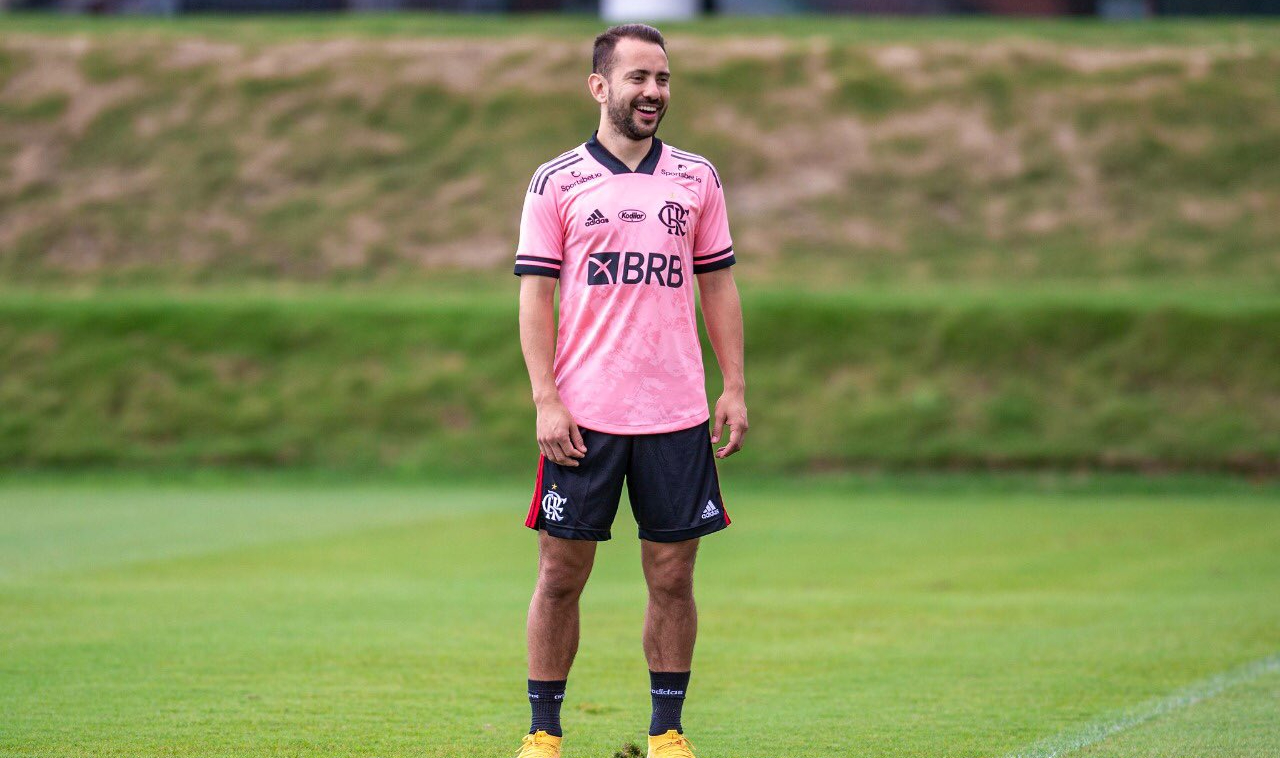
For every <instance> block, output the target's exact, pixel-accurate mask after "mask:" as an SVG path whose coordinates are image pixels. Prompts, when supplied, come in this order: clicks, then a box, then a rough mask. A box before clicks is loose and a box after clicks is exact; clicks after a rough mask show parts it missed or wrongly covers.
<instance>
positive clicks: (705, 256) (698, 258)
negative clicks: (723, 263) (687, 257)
mask: <svg viewBox="0 0 1280 758" xmlns="http://www.w3.org/2000/svg"><path fill="white" fill-rule="evenodd" d="M732 252H733V245H730V246H728V247H726V248H725V249H724V250H721V251H720V252H718V253H703V254H702V255H695V256H693V259H694V260H695V261H705V260H707V259H708V258H719V257H720V256H722V255H724V254H725V253H732Z"/></svg>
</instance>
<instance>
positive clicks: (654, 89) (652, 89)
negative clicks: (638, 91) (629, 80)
mask: <svg viewBox="0 0 1280 758" xmlns="http://www.w3.org/2000/svg"><path fill="white" fill-rule="evenodd" d="M643 94H644V96H645V97H646V98H648V99H649V100H661V99H662V90H661V88H659V87H658V80H657V79H656V78H654V77H650V78H648V79H647V80H645V84H644V92H643Z"/></svg>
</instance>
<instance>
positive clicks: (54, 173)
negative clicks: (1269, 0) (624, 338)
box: [0, 17, 1280, 293]
mask: <svg viewBox="0 0 1280 758" xmlns="http://www.w3.org/2000/svg"><path fill="white" fill-rule="evenodd" d="M597 26H598V23H597V22H595V21H594V20H587V19H567V20H563V21H553V20H549V19H535V20H532V21H526V20H523V19H508V20H495V19H458V18H449V17H444V18H438V17H426V18H422V17H410V18H401V17H393V18H389V19H388V18H373V19H363V18H353V19H324V20H296V19H293V20H291V19H285V20H261V21H259V20H255V21H227V20H183V21H177V22H166V21H157V20H147V21H139V20H132V21H130V20H122V21H119V22H114V23H96V22H90V21H73V22H68V23H67V24H66V25H59V24H55V23H53V22H52V21H51V20H48V19H14V20H13V21H12V23H11V22H10V21H9V20H6V28H5V30H4V31H3V33H0V207H2V209H3V210H2V211H0V282H4V283H6V284H11V285H12V284H22V285H34V284H40V283H45V284H56V285H64V284H68V283H77V284H80V283H91V284H113V283H114V284H132V285H139V284H142V285H154V284H157V283H159V284H174V283H183V284H208V283H211V282H217V283H222V284H226V285H239V284H243V283H245V282H247V281H258V282H280V281H293V282H311V283H323V284H335V283H344V282H353V281H356V282H369V283H372V284H375V285H379V286H385V285H391V284H404V283H423V282H430V281H433V280H437V279H441V278H446V279H447V278H448V276H449V272H452V275H453V276H454V277H456V276H459V275H462V276H467V277H471V278H478V279H481V280H484V281H487V282H490V283H494V282H497V281H501V279H502V276H503V272H504V271H505V270H506V269H507V267H508V266H509V259H510V255H511V246H512V242H513V240H514V237H515V234H516V228H517V221H518V215H519V208H520V202H521V200H520V198H521V194H522V192H523V190H524V187H525V185H526V184H527V181H528V177H529V175H530V173H531V172H532V171H533V170H534V168H535V167H536V166H537V165H538V164H539V163H540V162H542V161H545V160H548V159H549V158H551V157H553V156H555V155H557V154H559V153H560V152H561V151H562V150H564V149H565V148H566V147H567V146H570V145H572V144H575V143H576V142H578V141H580V140H582V139H583V138H584V137H585V136H587V135H588V134H589V133H590V130H591V128H592V126H593V123H594V120H595V113H594V109H593V108H592V107H591V105H590V101H589V100H587V98H586V96H585V94H583V91H582V90H583V82H582V79H583V76H584V71H583V69H584V61H585V60H586V52H585V51H584V47H585V46H586V40H587V32H588V31H589V30H592V29H595V28H596V27H597ZM59 30H61V32H59ZM671 37H672V40H671V56H672V60H673V66H674V68H675V73H676V77H675V80H674V82H675V83H674V98H675V99H674V101H673V106H672V109H671V112H670V114H669V116H668V118H667V121H666V122H665V123H664V126H663V136H664V137H665V138H666V139H668V140H670V141H671V142H672V143H674V144H677V145H680V146H681V147H684V148H686V149H691V150H694V151H700V152H703V153H705V154H706V155H707V156H709V157H710V158H712V160H714V161H715V162H716V163H717V164H718V166H719V168H720V169H721V173H722V174H723V176H724V178H725V181H726V187H727V193H728V199H729V206H730V212H731V217H732V219H733V224H734V229H735V237H736V241H737V242H738V247H739V248H740V250H741V255H740V258H741V260H742V265H741V275H742V276H743V277H744V278H745V279H748V280H750V281H753V282H758V283H762V284H766V283H767V284H768V285H769V286H782V285H786V286H798V287H825V288H844V287H847V286H850V285H853V284H870V285H875V286H888V287H900V286H917V285H922V284H929V283H958V282H959V283H985V284H993V285H1010V284H1012V285H1016V286H1022V285H1025V284H1026V283H1029V282H1041V281H1046V280H1050V281H1068V282H1075V283H1077V285H1081V286H1085V287H1097V286H1124V285H1133V284H1135V283H1142V282H1157V283H1159V284H1160V285H1162V286H1166V287H1187V286H1204V285H1205V284H1206V283H1213V282H1217V283H1221V284H1223V285H1224V286H1231V287H1236V288H1243V289H1249V290H1253V291H1258V290H1262V291H1266V292H1272V293H1274V292H1276V291H1277V288H1280V247H1278V244H1280V243H1277V240H1280V172H1276V171H1274V170H1271V166H1272V163H1273V160H1271V158H1272V157H1273V156H1274V155H1276V154H1280V90H1277V87H1276V82H1277V81H1280V44H1277V43H1280V26H1277V25H1275V24H1266V23H1249V24H1222V23H1207V24H1205V23H1201V24H1197V23H1169V24H1155V25H1151V26H1141V27H1136V26H1126V25H1100V24H1083V23H1074V24H1073V23H1035V22H1007V21H1006V22H974V21H967V22H958V23H925V24H917V23H915V22H884V21H878V22H873V21H864V20H860V19H849V20H832V21H822V22H821V23H819V22H816V21H814V20H812V19H798V20H791V21H784V22H775V21H773V20H768V21H763V20H754V21H753V20H738V21H732V22H729V21H723V22H713V23H707V24H695V25H689V26H677V27H674V28H673V30H672V34H671ZM459 272H461V274H460V273H459Z"/></svg>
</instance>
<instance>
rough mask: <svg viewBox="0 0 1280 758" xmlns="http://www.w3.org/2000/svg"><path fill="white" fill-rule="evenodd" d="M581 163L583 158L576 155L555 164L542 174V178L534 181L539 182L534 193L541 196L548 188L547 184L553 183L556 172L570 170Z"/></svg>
mask: <svg viewBox="0 0 1280 758" xmlns="http://www.w3.org/2000/svg"><path fill="white" fill-rule="evenodd" d="M581 162H582V156H581V155H578V154H576V153H575V154H574V155H572V156H570V157H568V158H565V159H564V160H562V161H559V162H558V163H556V164H553V165H552V166H549V167H548V168H547V169H546V170H545V171H543V172H542V173H541V175H540V176H535V177H534V181H535V182H537V185H538V186H537V187H535V188H534V190H533V191H534V192H536V193H537V194H539V195H541V194H542V192H543V190H545V189H546V188H547V182H549V181H551V177H552V176H554V175H555V174H556V172H558V171H562V170H564V169H566V168H569V167H570V166H572V165H575V164H577V163H581Z"/></svg>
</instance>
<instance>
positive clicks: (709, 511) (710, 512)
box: [702, 500, 720, 518]
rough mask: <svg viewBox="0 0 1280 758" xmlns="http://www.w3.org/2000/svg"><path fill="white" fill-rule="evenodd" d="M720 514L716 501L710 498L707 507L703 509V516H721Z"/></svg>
mask: <svg viewBox="0 0 1280 758" xmlns="http://www.w3.org/2000/svg"><path fill="white" fill-rule="evenodd" d="M719 515H720V509H719V508H717V507H716V504H715V503H713V502H711V501H710V500H708V501H707V507H706V508H703V509H702V517H703V518H711V517H713V516H719Z"/></svg>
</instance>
